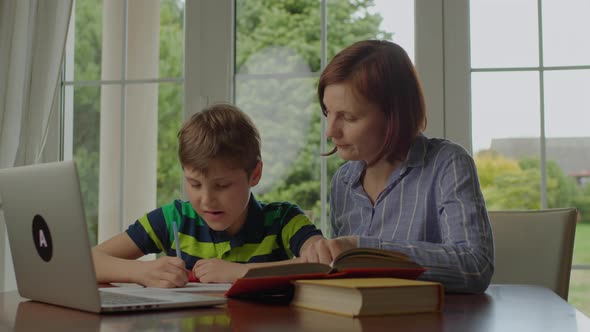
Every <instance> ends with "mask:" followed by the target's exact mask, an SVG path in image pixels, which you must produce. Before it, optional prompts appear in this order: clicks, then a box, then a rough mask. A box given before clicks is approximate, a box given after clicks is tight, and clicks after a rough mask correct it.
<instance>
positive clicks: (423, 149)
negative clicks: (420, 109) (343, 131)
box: [344, 133, 428, 183]
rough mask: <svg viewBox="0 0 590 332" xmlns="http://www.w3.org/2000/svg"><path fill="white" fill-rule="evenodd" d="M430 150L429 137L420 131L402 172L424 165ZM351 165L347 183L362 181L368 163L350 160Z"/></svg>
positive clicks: (345, 180)
mask: <svg viewBox="0 0 590 332" xmlns="http://www.w3.org/2000/svg"><path fill="white" fill-rule="evenodd" d="M427 152H428V138H427V137H426V136H425V135H424V134H422V133H420V134H418V136H416V138H415V139H414V141H413V142H412V145H411V146H410V150H409V151H408V154H407V156H406V160H405V161H404V162H403V163H402V165H401V167H400V168H401V172H402V173H403V172H405V171H406V169H407V168H410V167H411V168H413V167H421V166H424V160H425V159H426V153H427ZM349 163H350V167H349V169H348V174H347V175H348V176H345V177H344V182H345V183H357V182H359V181H360V178H361V175H362V174H363V172H364V170H365V168H366V166H367V163H366V162H364V161H362V160H354V161H349ZM359 183H360V182H359Z"/></svg>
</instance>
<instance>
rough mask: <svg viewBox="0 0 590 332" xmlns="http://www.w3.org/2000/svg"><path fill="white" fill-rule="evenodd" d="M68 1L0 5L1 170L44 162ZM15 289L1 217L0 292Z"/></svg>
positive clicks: (18, 0) (5, 0)
mask: <svg viewBox="0 0 590 332" xmlns="http://www.w3.org/2000/svg"><path fill="white" fill-rule="evenodd" d="M72 1H73V0H0V168H6V167H13V166H20V165H28V164H35V163H40V162H44V161H45V160H43V150H44V147H45V143H46V140H47V136H48V125H49V120H50V118H51V116H52V112H56V111H57V108H56V107H55V105H57V103H56V102H55V98H56V96H57V94H56V91H57V90H58V88H59V71H60V68H61V61H62V58H63V51H64V47H65V40H66V34H67V30H68V23H69V21H70V15H71V11H72ZM0 212H1V202H0ZM15 288H16V284H15V281H14V272H13V267H12V260H11V258H10V250H9V247H8V239H7V237H6V229H5V224H4V217H3V215H2V214H0V291H2V290H12V289H15Z"/></svg>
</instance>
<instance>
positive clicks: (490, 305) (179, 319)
mask: <svg viewBox="0 0 590 332" xmlns="http://www.w3.org/2000/svg"><path fill="white" fill-rule="evenodd" d="M209 330H212V331H279V332H288V331H453V332H456V331H478V332H480V331H481V332H483V331H502V332H506V331H517V332H527V331H531V332H532V331H534V332H539V331H556V332H568V331H590V319H589V318H588V317H587V316H585V315H584V314H583V313H581V312H580V311H578V310H576V309H575V308H574V307H573V306H571V305H569V304H568V303H567V302H565V301H563V300H562V299H561V298H560V297H559V296H557V295H556V294H554V293H553V292H552V291H550V290H548V289H545V288H542V287H537V286H523V285H492V286H490V288H489V289H488V290H487V291H486V293H485V294H481V295H459V294H446V297H445V306H444V311H443V312H442V313H440V314H438V313H437V314H414V315H398V316H381V317H364V318H357V319H353V318H350V317H345V316H338V315H333V314H327V313H322V312H319V311H313V310H306V309H299V308H294V307H290V306H284V305H269V304H261V303H255V302H249V301H239V300H231V299H230V300H229V301H228V303H227V305H224V306H221V307H214V308H201V309H183V310H168V311H157V312H156V311H152V312H142V313H132V314H127V313H126V314H107V315H98V314H91V313H86V312H81V311H77V310H71V309H66V308H62V307H57V306H52V305H48V304H43V303H38V302H33V301H28V300H26V299H23V298H21V297H19V295H18V293H17V292H6V293H0V331H2V332H3V331H41V332H53V331H59V332H63V331H109V332H113V331H176V332H178V331H209Z"/></svg>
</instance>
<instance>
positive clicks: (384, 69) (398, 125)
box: [318, 40, 426, 162]
mask: <svg viewBox="0 0 590 332" xmlns="http://www.w3.org/2000/svg"><path fill="white" fill-rule="evenodd" d="M336 83H350V84H351V85H352V88H353V91H355V93H358V95H359V96H362V97H363V98H364V99H366V100H367V101H368V102H370V103H372V104H375V105H377V106H378V108H379V109H380V110H381V111H382V112H384V113H385V116H386V119H387V129H386V135H385V138H384V143H383V145H382V147H381V150H380V152H379V154H378V156H377V158H376V159H375V160H374V161H373V162H375V161H377V160H379V159H381V158H383V157H385V158H386V159H387V160H388V161H390V162H392V161H394V160H404V159H405V158H406V154H407V153H408V150H409V149H410V145H411V144H412V141H413V140H414V138H415V137H416V135H418V134H419V133H420V132H422V131H423V130H424V129H425V128H426V105H425V102H424V95H423V94H422V88H421V86H420V81H419V80H418V76H417V74H416V69H415V68H414V65H413V64H412V61H411V60H410V58H409V57H408V54H407V53H406V52H405V51H404V49H403V48H401V47H400V46H399V45H397V44H395V43H392V42H389V41H383V40H364V41H359V42H356V43H354V44H352V45H350V46H348V47H346V48H345V49H343V50H342V51H340V52H339V53H338V54H336V56H334V58H333V59H332V61H330V63H329V64H328V65H327V66H326V68H325V69H324V71H323V72H322V74H321V76H320V81H319V84H318V97H319V101H320V105H321V108H322V112H323V113H324V115H326V105H324V90H325V89H326V87H327V86H328V85H330V84H336ZM334 152H336V148H334V150H333V151H332V152H330V153H329V154H333V153H334Z"/></svg>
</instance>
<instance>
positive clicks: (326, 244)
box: [300, 236, 358, 264]
mask: <svg viewBox="0 0 590 332" xmlns="http://www.w3.org/2000/svg"><path fill="white" fill-rule="evenodd" d="M357 246H358V239H357V237H356V236H343V237H338V238H335V239H330V240H328V239H320V240H317V241H314V242H311V243H310V244H309V245H306V246H304V247H303V248H302V249H301V256H300V257H301V258H302V259H303V260H304V261H306V262H313V263H323V264H330V263H332V261H333V260H334V258H336V256H338V255H339V254H340V253H341V252H343V251H346V250H348V249H352V248H356V247H357Z"/></svg>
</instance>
